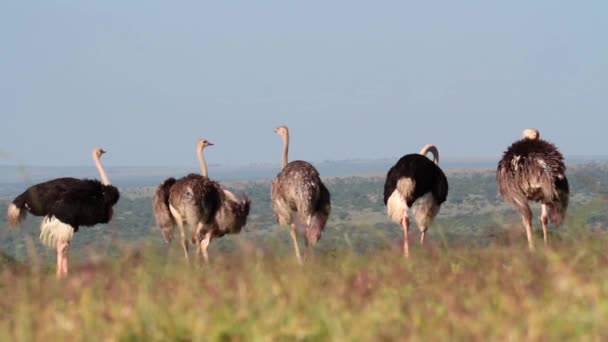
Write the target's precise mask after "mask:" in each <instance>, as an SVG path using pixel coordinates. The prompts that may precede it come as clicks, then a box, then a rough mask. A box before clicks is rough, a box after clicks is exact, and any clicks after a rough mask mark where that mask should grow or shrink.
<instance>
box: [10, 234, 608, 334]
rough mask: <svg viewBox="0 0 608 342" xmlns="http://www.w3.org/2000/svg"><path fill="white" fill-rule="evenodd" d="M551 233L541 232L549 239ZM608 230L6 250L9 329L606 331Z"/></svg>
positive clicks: (114, 331) (25, 331)
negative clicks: (407, 242) (406, 242)
mask: <svg viewBox="0 0 608 342" xmlns="http://www.w3.org/2000/svg"><path fill="white" fill-rule="evenodd" d="M539 242H540V241H539V240H538V239H537V243H539ZM607 243H608V239H607V238H606V236H605V235H601V234H587V235H584V236H583V237H579V238H578V239H576V240H562V241H553V243H552V245H551V248H543V246H542V244H540V246H539V248H538V250H537V251H536V252H535V253H530V252H528V251H527V249H526V244H525V241H524V240H523V236H522V235H520V239H518V240H517V242H516V243H501V244H494V245H491V246H489V247H485V248H480V247H471V246H460V247H454V246H449V247H448V246H442V245H441V243H435V244H431V246H429V247H427V248H424V249H423V248H420V247H418V246H416V247H415V248H414V251H413V255H412V257H411V259H410V260H404V259H403V258H401V257H400V254H399V251H398V250H397V248H396V246H395V248H384V249H380V250H377V251H375V252H369V253H362V254H361V253H354V252H352V251H351V250H344V251H340V250H333V251H331V252H318V251H317V252H316V253H315V254H314V255H311V256H309V258H308V259H307V261H306V264H305V265H304V266H302V267H300V266H298V265H297V264H296V263H295V260H294V257H293V255H291V254H290V253H288V252H271V251H268V250H262V249H259V248H258V247H255V246H253V245H243V246H240V248H238V249H237V250H235V251H231V252H230V253H228V252H225V251H215V253H214V254H212V255H211V257H212V262H211V264H209V265H203V266H201V267H196V266H194V265H186V263H185V262H184V260H183V259H182V257H181V253H180V251H179V246H178V244H174V245H173V246H172V247H171V248H170V252H167V251H166V249H160V250H159V249H157V248H155V247H147V248H144V249H142V250H133V249H131V248H130V247H129V246H124V247H122V252H121V253H120V256H119V257H101V258H96V259H94V260H91V259H90V260H84V261H83V260H78V259H75V258H74V259H73V260H72V261H73V262H74V265H73V267H72V268H71V270H70V271H71V274H70V276H69V277H68V278H67V279H65V280H56V279H55V277H54V269H53V267H52V265H49V264H48V263H47V262H46V260H45V261H40V260H39V259H36V258H29V259H28V260H26V262H25V263H24V264H22V263H20V262H15V261H11V260H9V259H2V261H1V271H0V289H1V291H2V296H0V316H1V320H0V340H3V341H34V340H70V341H72V340H83V341H84V340H86V341H91V340H110V341H113V340H120V341H136V340H137V341H191V340H193V341H198V340H214V341H215V340H220V341H249V340H254V341H275V340H277V341H293V340H335V341H352V340H355V341H356V340H365V341H378V340H403V339H415V340H501V341H504V340H513V341H522V340H573V339H575V340H598V341H599V340H606V339H607V338H608V324H607V322H608V320H607V318H608V250H607V248H606V247H607V246H608V245H607Z"/></svg>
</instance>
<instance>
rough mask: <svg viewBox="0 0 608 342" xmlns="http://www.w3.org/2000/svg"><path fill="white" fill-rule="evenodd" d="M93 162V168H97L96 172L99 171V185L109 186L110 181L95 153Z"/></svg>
mask: <svg viewBox="0 0 608 342" xmlns="http://www.w3.org/2000/svg"><path fill="white" fill-rule="evenodd" d="M93 160H94V161H95V166H97V171H99V177H101V183H103V185H110V180H109V179H108V175H107V174H106V171H105V170H104V169H103V166H102V165H101V161H100V160H99V157H98V156H97V154H96V153H95V152H93Z"/></svg>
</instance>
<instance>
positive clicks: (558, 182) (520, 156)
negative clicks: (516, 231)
mask: <svg viewBox="0 0 608 342" xmlns="http://www.w3.org/2000/svg"><path fill="white" fill-rule="evenodd" d="M496 181H497V185H498V191H499V193H500V194H501V196H502V197H503V198H504V199H505V200H506V201H507V202H509V203H511V204H512V205H513V206H514V207H515V208H516V209H517V211H518V212H519V213H520V215H521V216H522V220H523V222H524V225H525V227H526V233H527V235H528V243H529V247H530V249H533V248H534V243H533V241H532V235H531V230H532V223H531V220H532V211H531V210H530V206H529V205H528V201H534V202H540V203H541V207H542V213H541V225H542V227H543V236H544V241H545V243H546V242H547V223H548V220H549V219H550V220H551V222H552V223H553V224H555V225H560V224H561V223H562V222H563V221H564V218H565V214H566V209H567V208H568V197H569V192H570V189H569V184H568V179H567V178H566V166H565V164H564V158H563V156H562V154H561V153H560V152H559V150H558V148H557V147H556V146H555V145H554V144H553V143H551V142H548V141H546V140H543V139H540V136H539V133H538V131H537V130H533V129H527V130H525V131H524V138H523V139H521V140H518V141H516V142H514V143H513V144H511V146H509V147H508V148H507V150H506V151H505V152H504V154H503V156H502V158H501V160H500V161H499V162H498V167H497V169H496Z"/></svg>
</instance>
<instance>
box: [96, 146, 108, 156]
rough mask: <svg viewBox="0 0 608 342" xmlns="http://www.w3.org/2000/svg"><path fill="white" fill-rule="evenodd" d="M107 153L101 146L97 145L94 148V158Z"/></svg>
mask: <svg viewBox="0 0 608 342" xmlns="http://www.w3.org/2000/svg"><path fill="white" fill-rule="evenodd" d="M104 153H106V151H104V150H103V149H102V148H101V147H95V148H94V149H93V157H94V158H101V155H102V154H104Z"/></svg>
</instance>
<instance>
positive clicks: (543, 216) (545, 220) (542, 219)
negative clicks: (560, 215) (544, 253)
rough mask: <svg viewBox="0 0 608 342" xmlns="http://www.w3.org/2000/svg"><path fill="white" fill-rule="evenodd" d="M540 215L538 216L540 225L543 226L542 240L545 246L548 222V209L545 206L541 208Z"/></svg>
mask: <svg viewBox="0 0 608 342" xmlns="http://www.w3.org/2000/svg"><path fill="white" fill-rule="evenodd" d="M541 208H542V213H541V215H540V223H541V225H542V226H543V239H545V246H546V245H547V223H548V222H549V209H548V208H547V205H546V204H543V205H542V206H541Z"/></svg>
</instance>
